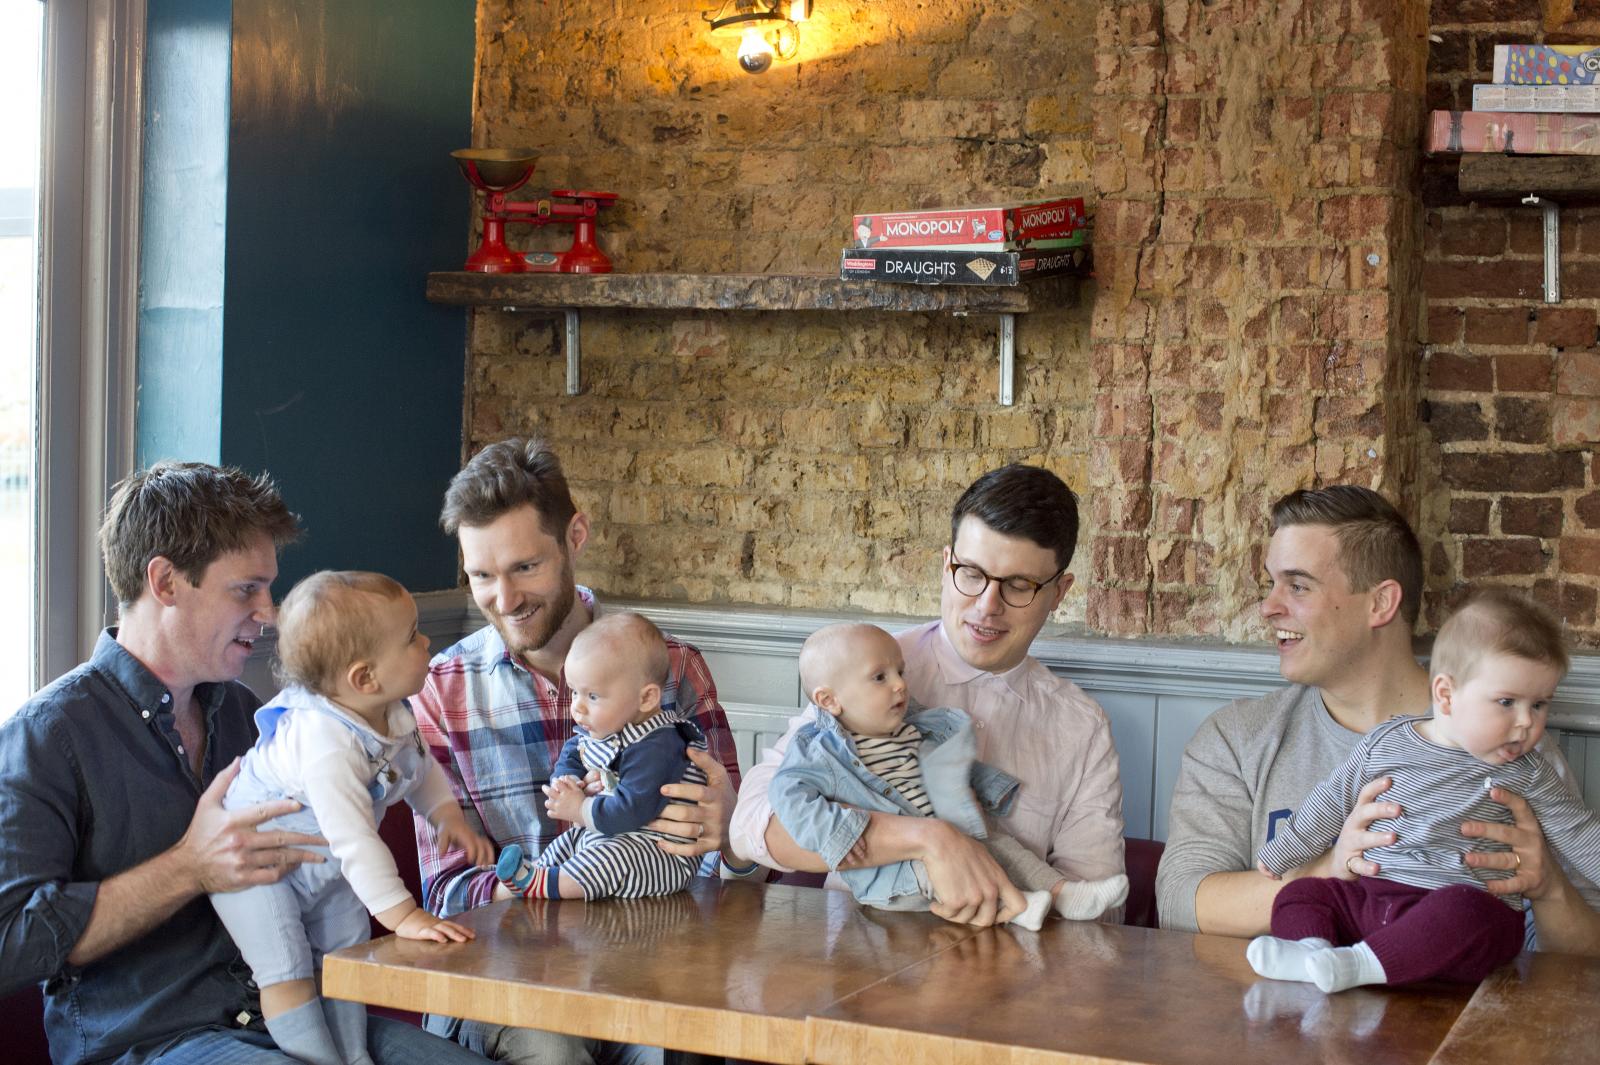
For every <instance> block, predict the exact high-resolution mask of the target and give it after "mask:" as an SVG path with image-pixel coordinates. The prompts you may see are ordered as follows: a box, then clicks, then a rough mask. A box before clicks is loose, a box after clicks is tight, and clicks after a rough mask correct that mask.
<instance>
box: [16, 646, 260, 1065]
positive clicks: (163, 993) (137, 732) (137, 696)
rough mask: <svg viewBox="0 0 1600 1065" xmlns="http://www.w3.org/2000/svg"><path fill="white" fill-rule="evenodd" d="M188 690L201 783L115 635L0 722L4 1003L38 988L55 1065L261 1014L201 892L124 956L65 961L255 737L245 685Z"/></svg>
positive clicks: (171, 720)
mask: <svg viewBox="0 0 1600 1065" xmlns="http://www.w3.org/2000/svg"><path fill="white" fill-rule="evenodd" d="M195 697H196V698H197V699H198V700H199V701H200V705H201V708H202V709H203V710H204V713H205V725H206V754H205V765H204V766H203V779H197V778H196V777H195V775H194V774H193V772H191V771H190V769H189V762H188V759H187V758H186V757H185V756H184V755H182V754H180V753H178V746H179V744H180V743H181V742H182V741H181V740H180V738H179V736H178V729H177V723H176V719H175V717H174V715H173V712H172V697H171V693H170V692H168V691H167V689H166V687H165V686H163V685H162V683H161V681H159V680H158V679H156V677H155V675H154V674H152V673H151V672H150V671H149V670H148V669H146V668H145V667H144V666H143V665H142V664H140V662H139V661H138V660H137V659H135V658H134V657H133V656H132V655H130V654H129V653H128V652H127V651H125V650H123V649H122V647H121V646H120V645H119V644H117V642H116V640H115V639H114V638H113V632H112V631H111V630H108V631H107V632H105V633H102V634H101V636H100V640H99V642H98V643H97V644H96V645H95V649H94V654H93V656H91V657H90V659H89V661H88V662H86V663H85V664H83V665H81V666H79V667H78V668H77V669H74V670H73V671H72V672H70V673H68V674H66V675H65V676H63V677H61V678H60V679H59V680H57V681H55V682H54V683H52V684H50V685H49V686H48V687H46V688H44V689H42V690H41V691H39V692H38V693H37V694H36V695H34V697H33V698H32V699H30V700H28V702H27V703H25V704H23V707H22V709H21V710H19V711H17V713H16V715H15V716H13V717H12V718H11V719H10V720H9V721H7V722H6V723H5V724H4V725H3V726H0V962H3V965H0V995H5V994H10V993H12V992H14V991H17V990H18V989H20V988H23V987H25V986H27V985H28V984H33V983H39V982H41V981H42V982H43V983H44V985H45V987H44V990H45V1028H46V1030H47V1031H48V1033H49V1037H50V1054H51V1057H52V1058H54V1059H55V1060H56V1061H57V1062H66V1061H74V1062H76V1061H109V1060H117V1061H120V1062H123V1063H125V1065H132V1063H136V1062H141V1061H144V1060H145V1059H146V1058H147V1057H148V1056H150V1055H151V1054H153V1053H155V1052H156V1051H158V1050H160V1049H161V1048H162V1047H164V1046H165V1045H167V1044H168V1043H170V1042H172V1040H174V1039H175V1038H177V1037H178V1036H179V1035H181V1034H184V1033H187V1032H191V1031H194V1030H196V1029H203V1028H209V1027H222V1028H231V1027H235V1026H237V1025H238V1023H239V1018H240V1016H241V1015H247V1016H248V1018H249V1019H251V1020H252V1021H253V1020H255V1019H256V1018H258V1017H259V1016H260V1008H259V1005H258V1002H257V994H256V990H255V986H254V984H252V983H251V982H250V971H249V969H248V968H247V967H246V966H245V964H244V961H243V960H242V959H241V958H240V957H239V952H238V950H237V949H236V948H235V947H234V945H233V941H232V940H231V939H229V938H228V934H227V932H226V931H224V930H223V927H222V923H221V922H220V921H219V920H218V919H217V915H216V911H214V910H213V909H212V908H211V903H210V901H209V900H208V899H207V898H206V896H204V895H199V896H196V897H195V898H193V899H190V900H189V901H188V902H186V903H185V904H184V905H183V906H181V907H179V909H178V910H177V912H176V913H174V914H173V915H172V916H171V917H169V918H167V920H166V921H164V922H162V923H161V924H160V925H157V926H156V927H155V928H153V929H151V930H150V931H149V932H148V933H146V935H145V936H144V937H143V938H141V939H139V940H137V941H136V942H134V943H131V944H129V945H127V946H125V947H123V948H122V949H121V950H118V951H114V952H112V953H111V954H108V955H106V956H105V957H103V958H101V959H100V960H98V961H95V962H92V963H90V964H89V965H86V966H83V967H79V966H75V965H71V964H69V963H68V962H67V954H68V953H69V952H70V951H71V950H72V948H73V946H74V945H75V944H76V943H77V941H78V939H79V937H80V936H82V934H83V931H84V929H85V928H86V927H87V926H88V923H89V914H90V911H91V910H92V909H93V908H94V900H95V894H96V892H97V891H98V890H99V887H100V882H101V881H102V880H105V879H107V878H109V877H111V876H112V875H114V874H116V873H120V872H123V871H124V870H127V869H130V868H132V867H133V866H135V865H138V864H140V863H141V862H145V861H148V860H149V859H151V858H154V857H155V856H156V855H158V854H160V853H161V852H163V851H165V850H167V849H169V848H170V847H172V845H173V844H175V843H177V842H178V840H179V839H180V838H181V837H182V836H183V833H184V831H185V830H186V829H187V828H188V827H189V819H190V818H191V817H192V816H193V815H194V808H195V803H196V802H197V801H198V799H199V797H200V792H201V791H202V790H203V789H204V787H205V785H207V784H209V783H210V782H211V778H212V777H213V776H215V775H216V774H217V772H218V771H219V770H221V769H224V768H226V767H227V765H228V764H229V763H230V762H232V761H233V759H234V757H235V756H237V755H242V754H243V753H244V752H245V751H246V750H248V749H249V748H250V745H251V743H252V742H253V741H254V738H255V730H254V726H253V725H252V723H251V716H250V715H251V712H252V711H253V710H254V709H255V708H256V706H257V704H258V700H257V699H256V698H255V696H254V695H252V694H251V693H250V690H249V689H248V688H246V687H245V686H244V685H242V684H238V683H228V684H206V685H201V686H199V687H198V688H196V689H195Z"/></svg>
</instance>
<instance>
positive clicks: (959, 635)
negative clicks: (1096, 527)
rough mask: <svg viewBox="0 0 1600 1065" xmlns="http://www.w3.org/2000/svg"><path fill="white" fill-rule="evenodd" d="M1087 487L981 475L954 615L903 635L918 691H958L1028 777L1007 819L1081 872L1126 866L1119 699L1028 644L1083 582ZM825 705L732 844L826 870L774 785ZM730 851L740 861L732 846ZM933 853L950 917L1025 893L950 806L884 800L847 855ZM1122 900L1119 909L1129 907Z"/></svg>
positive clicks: (954, 550)
mask: <svg viewBox="0 0 1600 1065" xmlns="http://www.w3.org/2000/svg"><path fill="white" fill-rule="evenodd" d="M1077 538H1078V503H1077V499H1076V498H1075V497H1074V496H1073V494H1072V491H1071V490H1070V489H1069V488H1067V486H1066V485H1065V484H1064V483H1062V481H1061V479H1060V478H1058V477H1056V476H1055V474H1053V473H1050V472H1049V471H1048V470H1043V469H1039V468H1038V467H1034V466H1021V465H1011V466H1006V467H1003V468H1001V469H998V470H991V471H990V472H989V473H986V474H984V475H983V476H982V477H979V478H978V479H977V480H976V481H974V482H973V483H972V485H971V487H969V488H968V489H967V490H966V492H964V493H963V494H962V496H961V498H960V499H959V500H958V501H957V502H956V506H955V510H954V512H953V513H952V514H951V517H950V544H949V546H947V547H945V548H944V556H943V566H942V568H941V573H942V582H941V591H940V597H939V603H940V610H939V613H940V618H939V620H938V621H932V622H929V623H927V624H925V625H920V626H917V627H916V628H913V629H908V630H906V631H905V632H902V633H899V634H898V635H897V636H896V637H895V638H896V639H897V640H898V641H899V643H900V648H901V650H902V651H903V652H904V654H905V658H906V681H907V683H908V684H909V686H910V689H911V696H912V698H913V699H914V700H915V701H916V702H918V703H920V704H921V705H923V706H957V707H960V708H961V709H963V710H965V711H966V712H967V713H968V714H969V715H970V716H971V717H972V720H973V724H974V726H975V732H976V736H977V741H978V758H979V760H980V761H983V762H985V763H987V764H989V765H992V766H995V767H997V768H999V769H1002V770H1004V771H1005V772H1007V773H1010V774H1011V775H1012V776H1014V777H1016V778H1017V779H1018V780H1020V781H1021V782H1022V788H1021V793H1020V795H1019V797H1018V800H1017V803H1016V805H1015V806H1014V807H1013V808H1012V810H1011V812H1010V813H1009V814H1008V815H1007V816H1006V817H1005V818H1004V821H1003V824H1004V827H1005V828H1006V830H1007V831H1009V832H1010V833H1011V834H1012V835H1013V836H1015V837H1016V838H1017V839H1018V840H1020V841H1022V842H1023V843H1024V844H1025V845H1027V846H1028V847H1029V848H1030V849H1032V850H1033V851H1035V852H1036V853H1038V854H1040V855H1041V856H1043V857H1044V859H1045V860H1046V861H1048V862H1049V863H1050V864H1051V865H1053V866H1054V867H1055V868H1056V869H1057V870H1059V871H1060V872H1061V874H1062V876H1063V877H1065V878H1067V879H1069V880H1100V879H1103V878H1105V877H1110V876H1115V875H1117V874H1118V873H1121V872H1123V862H1122V783H1121V779H1120V777H1119V775H1118V772H1117V752H1116V749H1115V748H1114V747H1113V746H1112V744H1111V726H1110V723H1109V722H1108V721H1107V719H1106V715H1105V711H1104V710H1102V709H1101V708H1100V707H1099V705H1098V704H1096V703H1095V701H1094V700H1093V699H1091V698H1089V697H1088V696H1087V695H1085V694H1084V693H1083V692H1082V691H1081V690H1080V689H1079V688H1078V686H1077V685H1076V684H1073V683H1072V682H1071V681H1069V680H1066V679H1064V678H1061V677H1057V676H1055V675H1054V674H1052V673H1051V672H1050V671H1049V670H1048V669H1046V668H1045V667H1044V666H1043V665H1041V664H1040V663H1039V662H1038V661H1037V660H1035V659H1033V658H1031V657H1030V656H1029V655H1028V648H1029V646H1030V645H1032V643H1033V640H1034V637H1036V636H1037V635H1038V634H1039V630H1040V629H1041V628H1043V627H1044V623H1045V621H1047V620H1048V619H1049V617H1050V615H1051V614H1052V613H1053V612H1054V611H1055V609H1056V607H1058V606H1059V605H1060V604H1061V600H1062V597H1064V596H1065V595H1066V594H1067V589H1069V588H1070V587H1072V574H1070V573H1068V572H1067V571H1066V570H1067V566H1068V565H1070V564H1071V562H1072V552H1073V549H1074V547H1075V546H1076V543H1077ZM815 714H816V708H815V707H807V708H806V710H805V711H804V712H803V713H801V714H800V715H798V716H797V717H794V718H792V719H791V720H790V722H789V729H788V732H786V733H785V734H784V737H783V738H782V739H781V740H779V741H778V743H777V745H776V746H775V747H773V748H771V749H769V750H767V751H765V752H763V754H762V756H761V762H760V764H759V765H757V766H755V767H753V768H752V769H751V770H750V771H749V773H747V774H746V775H745V779H744V784H743V786H742V787H741V788H740V790H739V803H738V806H737V808H736V809H735V811H734V815H733V822H732V825H731V826H730V837H731V849H732V850H733V851H735V852H736V853H737V855H738V856H739V857H741V858H745V859H750V860H753V861H755V862H758V863H760V864H761V865H765V866H768V867H770V868H773V869H779V870H790V869H803V870H808V871H812V872H822V871H824V870H826V869H827V866H826V865H825V864H824V863H823V862H822V860H821V859H820V858H818V857H817V856H816V855H815V854H812V853H810V852H808V851H804V850H801V849H800V848H799V847H797V846H796V845H795V843H794V841H793V840H792V839H790V838H789V835H788V833H787V832H785V831H784V829H783V826H782V825H781V824H779V823H778V821H777V819H776V818H774V817H773V816H772V807H771V806H770V805H769V803H768V802H767V788H768V785H769V784H770V783H771V780H772V776H773V774H774V773H775V772H776V771H777V767H778V765H779V763H780V762H782V760H783V754H784V751H785V750H787V748H788V745H789V742H790V740H791V738H792V737H793V736H794V734H795V732H796V731H797V730H798V729H799V728H800V727H801V726H802V725H803V724H805V723H807V722H809V721H811V720H813V719H814V715H815ZM724 857H725V866H724V867H725V869H726V868H727V864H728V863H727V859H728V856H727V855H726V853H725V855H724ZM906 860H920V861H922V862H923V864H924V865H925V866H926V867H927V871H928V876H929V878H930V879H931V881H932V884H933V889H934V894H935V896H936V897H937V899H938V901H937V902H936V903H935V904H934V906H933V912H935V913H937V914H938V915H939V916H941V917H943V918H945V919H946V920H949V921H955V922H958V923H962V924H973V925H989V924H993V923H994V922H995V921H997V920H1005V919H1006V918H1008V917H1010V916H1011V915H1012V914H1014V913H1017V912H1020V911H1021V909H1022V896H1021V895H1020V893H1018V891H1017V890H1016V888H1015V887H1013V886H1012V885H1011V883H1010V882H1009V881H1007V879H1006V877H1005V874H1004V873H1003V872H1001V870H1000V867H999V866H998V865H996V864H995V862H994V860H993V859H992V858H990V857H989V854H988V852H987V851H986V850H985V849H984V847H983V845H982V844H980V843H978V842H977V841H976V840H974V839H972V838H970V837H968V836H966V835H964V834H963V833H962V832H961V831H960V830H959V829H956V828H955V827H954V826H952V825H948V824H946V823H944V822H942V821H939V820H937V819H935V818H922V817H902V816H896V815H893V814H880V813H873V814H872V815H871V824H870V825H869V827H868V829H867V831H866V833H864V834H863V836H862V837H861V841H860V842H858V844H857V846H856V848H855V849H854V850H852V851H851V854H850V857H849V859H847V861H846V863H845V864H846V865H847V866H860V867H870V866H876V865H884V864H887V863H889V862H894V861H906ZM1119 917H1120V913H1118V912H1117V911H1112V912H1111V913H1109V914H1108V915H1107V916H1106V918H1105V919H1108V920H1116V919H1118V918H1119Z"/></svg>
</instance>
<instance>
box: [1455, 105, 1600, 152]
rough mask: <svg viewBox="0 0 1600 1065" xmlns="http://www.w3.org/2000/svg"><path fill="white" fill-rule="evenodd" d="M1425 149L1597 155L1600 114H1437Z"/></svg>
mask: <svg viewBox="0 0 1600 1065" xmlns="http://www.w3.org/2000/svg"><path fill="white" fill-rule="evenodd" d="M1423 148H1424V150H1425V151H1429V152H1503V153H1505V154H1507V155H1600V115H1568V114H1538V113H1532V112H1525V111H1522V112H1517V111H1435V112H1433V114H1432V116H1431V118H1430V120H1429V123H1428V136H1427V139H1426V141H1425V142H1424V144H1423Z"/></svg>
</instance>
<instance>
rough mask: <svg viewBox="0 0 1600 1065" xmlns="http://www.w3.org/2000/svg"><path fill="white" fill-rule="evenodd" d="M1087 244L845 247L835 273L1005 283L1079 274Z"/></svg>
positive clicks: (950, 282)
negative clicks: (979, 248) (1047, 247)
mask: <svg viewBox="0 0 1600 1065" xmlns="http://www.w3.org/2000/svg"><path fill="white" fill-rule="evenodd" d="M1088 261H1089V253H1088V249H1086V248H1063V249H1061V250H1058V251H1043V252H1041V251H1037V250H1032V249H1030V250H1027V251H988V250H984V251H956V250H951V249H948V248H846V249H845V250H844V253H843V254H842V255H841V256H840V258H839V276H840V277H842V278H845V279H847V280H855V281H898V282H902V283H905V284H913V285H989V286H996V287H1009V286H1012V285H1018V284H1021V283H1022V282H1024V281H1027V280H1029V279H1030V278H1035V277H1048V276H1053V275H1055V274H1070V273H1075V272H1082V271H1083V270H1084V269H1086V268H1087V265H1088Z"/></svg>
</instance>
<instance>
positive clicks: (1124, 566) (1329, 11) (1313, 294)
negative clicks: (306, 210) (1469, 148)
mask: <svg viewBox="0 0 1600 1065" xmlns="http://www.w3.org/2000/svg"><path fill="white" fill-rule="evenodd" d="M1423 31H1424V22H1423V19H1422V13H1421V9H1420V8H1419V7H1418V6H1417V5H1415V4H1410V5H1407V4H1400V5H1395V4H1388V3H1376V2H1372V3H1362V2H1358V3H1355V4H1353V5H1349V6H1347V5H1345V4H1297V3H1288V4H1283V3H1273V2H1270V0H1265V2H1259V3H1254V2H1244V3H1231V4H1213V5H1199V4H1189V3H1177V2H1174V3H1160V2H1138V3H1106V4H1102V5H1101V8H1100V20H1099V28H1098V32H1097V41H1096V49H1097V55H1096V67H1097V71H1098V74H1099V80H1098V83H1097V85H1096V109H1095V115H1096V122H1095V151H1096V163H1095V177H1096V186H1097V192H1098V193H1099V200H1098V204H1099V207H1098V229H1097V231H1096V253H1097V256H1098V260H1097V261H1098V263H1099V279H1100V297H1099V303H1098V305H1097V307H1096V309H1095V315H1094V319H1093V327H1092V335H1093V350H1092V356H1091V359H1092V363H1093V367H1094V375H1095V403H1096V406H1095V430H1096V442H1095V459H1094V462H1093V463H1092V467H1091V469H1092V475H1093V480H1092V482H1091V484H1092V489H1093V501H1094V516H1095V527H1094V558H1095V566H1094V578H1093V579H1094V587H1093V588H1092V589H1091V591H1090V600H1089V622H1090V624H1091V625H1092V626H1093V627H1095V628H1096V629H1099V630H1102V631H1106V632H1112V633H1126V634H1136V633H1145V632H1156V633H1165V634H1191V633H1195V634H1212V633H1218V632H1220V633H1221V634H1223V635H1225V636H1227V637H1229V638H1231V639H1248V638H1250V637H1251V636H1252V634H1253V633H1255V632H1257V631H1259V630H1258V629H1256V628H1255V625H1256V621H1255V618H1254V607H1255V603H1256V600H1257V594H1256V580H1257V574H1258V573H1259V569H1260V562H1259V557H1260V556H1259V551H1260V545H1261V543H1262V540H1263V536H1264V532H1263V525H1264V517H1265V510H1266V507H1267V505H1268V503H1269V502H1270V501H1271V500H1272V499H1273V498H1275V497H1276V496H1278V495H1280V494H1282V493H1283V492H1285V491H1289V490H1291V489H1294V488H1297V487H1303V486H1307V485H1310V484H1313V483H1335V482H1355V483H1363V484H1368V485H1371V486H1373V487H1378V488H1382V489H1384V490H1386V491H1388V492H1389V493H1390V494H1391V495H1393V496H1397V497H1400V498H1402V499H1404V498H1406V497H1408V495H1409V494H1410V489H1411V487H1412V485H1413V484H1414V481H1415V407H1416V401H1417V392H1418V387H1419V386H1418V384H1417V381H1416V373H1415V370H1414V367H1415V365H1416V350H1417V336H1416V333H1417V330H1416V328H1415V325H1414V323H1415V321H1416V315H1417V295H1416V267H1415V261H1416V256H1417V239H1416V236H1415V234H1416V232H1417V230H1418V225H1417V215H1416V209H1415V197H1414V195H1413V193H1412V191H1411V189H1412V183H1413V181H1414V175H1415V166H1416V164H1415V159H1416V151H1415V144H1416V140H1415V137H1416V131H1417V129H1418V121H1419V117H1420V107H1421V85H1422V76H1423V59H1424V53H1423V50H1422V47H1421V44H1420V41H1421V38H1422V36H1423Z"/></svg>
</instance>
